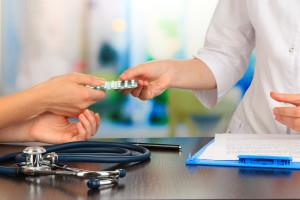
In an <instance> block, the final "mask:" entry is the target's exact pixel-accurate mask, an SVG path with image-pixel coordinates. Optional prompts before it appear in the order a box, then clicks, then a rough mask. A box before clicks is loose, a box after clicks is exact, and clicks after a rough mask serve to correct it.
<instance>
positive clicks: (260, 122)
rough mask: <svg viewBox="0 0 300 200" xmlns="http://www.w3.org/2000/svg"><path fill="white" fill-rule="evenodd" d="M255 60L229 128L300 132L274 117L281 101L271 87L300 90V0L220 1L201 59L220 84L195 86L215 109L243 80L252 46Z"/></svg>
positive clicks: (249, 131)
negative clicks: (205, 87)
mask: <svg viewBox="0 0 300 200" xmlns="http://www.w3.org/2000/svg"><path fill="white" fill-rule="evenodd" d="M254 47H255V48H256V65H255V72H254V77H253V81H252V84H251V86H250V87H249V89H248V91H247V92H246V94H245V96H244V98H243V100H242V102H241V103H240V105H239V106H238V108H237V110H236V112H235V113H234V115H233V117H232V120H231V122H230V124H229V127H228V130H227V132H232V133H278V134H285V133H299V132H296V131H294V130H291V129H289V128H288V127H287V126H285V125H283V124H281V123H279V122H277V121H275V120H274V118H275V117H274V115H273V108H274V107H282V106H285V107H286V106H292V105H289V104H285V103H279V102H277V101H275V100H273V99H272V98H271V97H270V92H271V91H274V92H279V93H289V94H296V93H300V49H299V47H300V0H220V1H219V3H218V5H217V7H216V10H215V13H214V15H213V18H212V21H211V24H210V26H209V29H208V31H207V35H206V41H205V45H204V48H201V49H200V50H199V51H198V53H197V55H195V57H196V58H199V59H201V60H202V61H203V62H204V63H206V64H207V65H208V66H209V68H210V69H211V71H212V72H213V74H214V76H215V78H216V81H217V89H215V90H207V91H194V93H195V95H196V96H197V97H198V99H199V100H200V101H201V102H202V104H203V105H205V106H206V107H208V108H213V107H214V106H215V105H216V104H217V103H218V102H219V101H221V100H222V98H223V97H224V95H225V94H227V93H228V91H229V90H230V89H231V88H232V87H233V86H234V85H235V84H236V82H237V81H238V80H239V79H241V77H242V76H243V74H244V73H245V71H246V68H247V66H248V62H249V60H250V56H251V52H252V50H253V48H254Z"/></svg>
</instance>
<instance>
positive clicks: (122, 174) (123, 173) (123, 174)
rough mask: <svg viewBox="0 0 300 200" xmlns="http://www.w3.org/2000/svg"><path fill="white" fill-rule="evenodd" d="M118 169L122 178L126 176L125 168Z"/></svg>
mask: <svg viewBox="0 0 300 200" xmlns="http://www.w3.org/2000/svg"><path fill="white" fill-rule="evenodd" d="M118 170H119V172H120V175H119V177H120V178H123V177H125V176H126V171H125V170H124V169H118Z"/></svg>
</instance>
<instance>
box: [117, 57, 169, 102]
mask: <svg viewBox="0 0 300 200" xmlns="http://www.w3.org/2000/svg"><path fill="white" fill-rule="evenodd" d="M170 73H171V70H170V68H168V66H167V65H166V61H159V60H155V61H150V62H146V63H143V64H141V65H138V66H135V67H132V68H130V69H128V70H126V71H124V72H123V73H122V74H121V75H120V77H119V79H118V80H121V81H123V80H133V79H137V80H138V87H137V88H134V89H126V90H122V92H123V93H124V94H125V95H128V94H130V93H131V94H132V96H134V97H137V98H139V99H141V100H149V99H152V98H154V97H156V96H158V95H160V94H162V93H163V92H164V91H165V90H166V89H167V88H169V87H170V84H171V74H170ZM116 91H118V92H119V91H120V90H116Z"/></svg>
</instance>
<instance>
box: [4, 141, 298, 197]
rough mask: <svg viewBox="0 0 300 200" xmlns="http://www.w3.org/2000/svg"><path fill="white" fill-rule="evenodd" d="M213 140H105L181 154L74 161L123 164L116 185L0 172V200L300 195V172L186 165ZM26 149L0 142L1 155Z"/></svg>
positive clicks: (87, 165)
mask: <svg viewBox="0 0 300 200" xmlns="http://www.w3.org/2000/svg"><path fill="white" fill-rule="evenodd" d="M210 140H211V138H151V139H137V138H136V139H111V140H108V139H105V140H104V141H118V142H124V141H128V142H133V141H138V142H156V143H170V144H180V145H182V147H183V149H182V151H181V152H176V151H163V150H152V151H151V152H152V155H151V160H149V161H146V162H143V163H139V164H134V165H131V166H121V167H120V166H116V164H98V163H96V164H95V163H77V164H76V163H72V164H69V166H72V167H76V168H84V169H89V170H114V169H118V168H123V169H125V170H126V172H127V175H126V177H125V178H123V179H120V183H119V185H118V186H115V187H108V188H104V189H103V190H89V189H88V188H87V187H86V181H84V180H82V179H78V178H76V177H59V176H41V177H8V176H0V185H1V187H0V199H56V200H63V199H100V198H101V199H102V200H103V199H245V198H246V199H264V198H265V199H274V198H282V199H290V198H298V199H299V198H300V189H299V188H300V171H288V170H283V171H282V170H258V169H249V168H248V169H245V168H233V167H203V166H186V165H185V160H186V159H187V158H188V154H189V153H190V152H191V153H195V152H197V151H198V150H199V149H200V148H201V147H203V146H204V145H205V144H206V143H207V142H209V141H210ZM23 148H24V147H21V146H12V145H0V154H5V153H10V152H16V151H22V150H23Z"/></svg>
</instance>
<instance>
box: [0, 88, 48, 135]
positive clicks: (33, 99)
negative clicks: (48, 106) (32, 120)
mask: <svg viewBox="0 0 300 200" xmlns="http://www.w3.org/2000/svg"><path fill="white" fill-rule="evenodd" d="M40 98H41V96H40V95H39V94H38V91H34V89H28V90H25V91H22V92H19V93H16V94H12V95H8V96H5V97H1V98H0V110H1V112H0V122H1V123H0V130H1V129H3V128H5V127H8V126H10V125H12V124H14V123H16V122H19V121H22V120H24V119H27V118H29V117H30V116H33V115H38V114H40V113H42V112H44V108H43V106H42V105H41V100H40Z"/></svg>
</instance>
